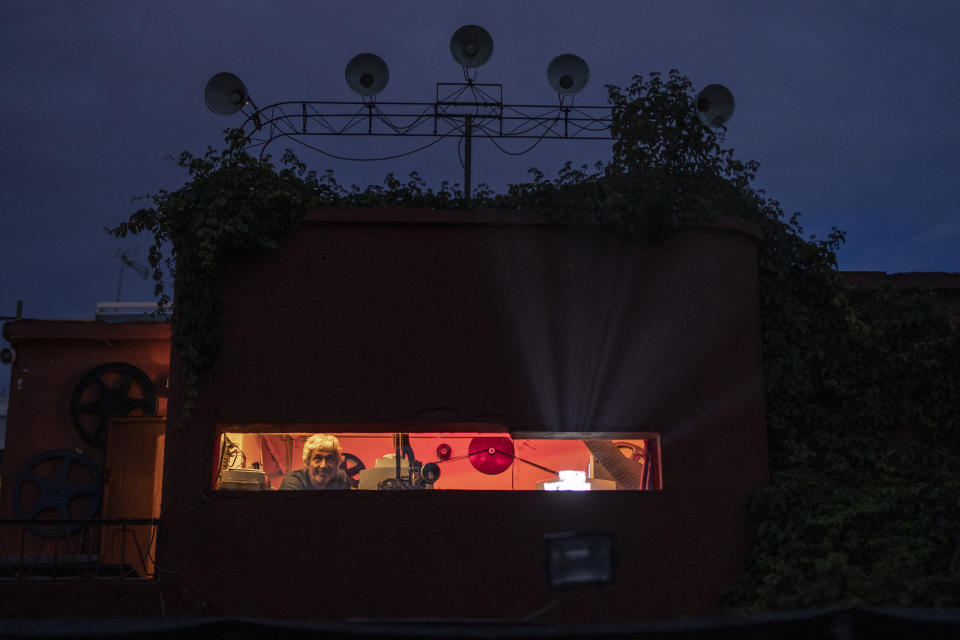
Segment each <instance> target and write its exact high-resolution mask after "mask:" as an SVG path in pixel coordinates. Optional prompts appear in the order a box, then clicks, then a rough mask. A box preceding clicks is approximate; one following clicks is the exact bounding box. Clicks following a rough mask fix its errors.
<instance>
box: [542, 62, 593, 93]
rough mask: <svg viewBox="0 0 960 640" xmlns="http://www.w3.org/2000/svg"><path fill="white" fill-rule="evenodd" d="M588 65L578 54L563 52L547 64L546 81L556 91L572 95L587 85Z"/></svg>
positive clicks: (588, 77)
mask: <svg viewBox="0 0 960 640" xmlns="http://www.w3.org/2000/svg"><path fill="white" fill-rule="evenodd" d="M588 80H590V67H588V66H587V63H586V62H584V60H583V58H581V57H580V56H575V55H573V54H572V53H563V54H560V55H559V56H557V57H556V58H554V59H553V60H551V61H550V64H549V65H547V81H548V82H549V83H550V86H551V87H553V88H554V90H556V92H557V93H565V94H567V95H573V94H575V93H577V92H578V91H580V90H581V89H583V88H584V87H585V86H587V81H588Z"/></svg>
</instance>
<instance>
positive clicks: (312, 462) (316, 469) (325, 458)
mask: <svg viewBox="0 0 960 640" xmlns="http://www.w3.org/2000/svg"><path fill="white" fill-rule="evenodd" d="M339 466H340V459H339V457H338V456H337V452H336V451H323V450H320V449H316V450H315V451H314V452H313V453H312V454H310V459H309V460H307V474H308V475H309V476H310V483H311V484H312V485H313V486H315V487H324V486H326V485H327V483H328V482H330V481H331V480H332V479H333V476H334V475H336V473H337V468H338V467H339Z"/></svg>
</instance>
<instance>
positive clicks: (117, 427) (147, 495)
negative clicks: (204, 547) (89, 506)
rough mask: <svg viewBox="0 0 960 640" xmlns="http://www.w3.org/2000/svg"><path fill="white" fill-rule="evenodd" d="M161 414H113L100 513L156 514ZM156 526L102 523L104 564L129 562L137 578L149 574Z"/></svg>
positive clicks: (106, 516)
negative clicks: (127, 415) (159, 415)
mask: <svg viewBox="0 0 960 640" xmlns="http://www.w3.org/2000/svg"><path fill="white" fill-rule="evenodd" d="M165 424H166V419H165V418H163V417H153V416H144V417H121V418H114V419H113V420H112V421H111V423H110V427H109V429H108V433H107V445H106V463H105V468H104V490H103V509H102V517H103V518H104V519H105V520H109V519H133V518H137V519H146V518H159V517H160V493H161V487H162V478H163V448H164V447H163V445H164V428H165ZM155 547H156V526H152V525H147V524H138V525H104V526H103V528H102V530H101V534H100V555H101V558H102V559H103V562H106V563H109V564H117V565H127V566H129V567H130V568H131V569H132V570H133V571H135V572H136V573H137V574H138V575H140V576H145V575H150V574H152V573H153V558H154V551H155Z"/></svg>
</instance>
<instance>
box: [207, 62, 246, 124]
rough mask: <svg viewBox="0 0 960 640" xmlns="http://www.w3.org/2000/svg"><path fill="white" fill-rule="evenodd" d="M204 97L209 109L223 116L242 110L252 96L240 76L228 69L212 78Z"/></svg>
mask: <svg viewBox="0 0 960 640" xmlns="http://www.w3.org/2000/svg"><path fill="white" fill-rule="evenodd" d="M203 97H204V99H205V100H206V101H207V109H210V111H213V112H214V113H216V114H218V115H221V116H229V115H233V114H234V113H236V112H237V111H240V109H242V108H243V105H244V104H246V103H247V100H248V99H249V98H250V96H249V95H248V94H247V88H246V87H245V86H243V82H242V81H241V80H240V78H238V77H237V76H235V75H233V74H232V73H229V72H227V71H224V72H223V73H218V74H217V75H215V76H213V77H212V78H210V81H209V82H207V88H206V89H204V91H203Z"/></svg>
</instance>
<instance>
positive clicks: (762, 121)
mask: <svg viewBox="0 0 960 640" xmlns="http://www.w3.org/2000/svg"><path fill="white" fill-rule="evenodd" d="M465 24H477V25H481V26H483V27H484V28H486V29H487V30H488V31H489V32H490V33H491V35H492V36H493V39H494V42H495V49H494V54H493V57H492V59H491V60H490V62H489V63H488V64H486V65H485V66H483V67H481V68H480V69H479V72H478V76H477V80H478V81H479V82H495V83H496V82H498V83H502V84H503V96H504V101H505V102H507V103H536V104H544V105H551V104H554V103H556V100H557V98H556V94H555V93H553V92H552V90H551V89H550V87H549V85H548V84H547V82H546V74H545V70H546V65H547V63H548V62H549V61H550V59H551V58H553V57H554V56H555V55H557V54H560V53H574V54H577V55H579V56H580V57H582V58H584V59H585V60H586V61H587V63H588V64H589V65H590V70H591V78H590V83H589V85H588V86H587V88H586V89H585V90H584V91H583V92H582V93H581V94H579V95H578V96H577V98H576V101H577V104H582V105H601V104H604V103H605V98H606V91H605V89H604V85H606V84H615V85H620V86H625V85H627V84H629V82H630V80H631V77H632V76H633V75H634V74H647V73H649V72H651V71H661V72H664V73H666V72H667V71H668V70H670V69H671V68H676V69H678V70H680V71H681V72H682V73H684V74H686V75H687V76H689V77H690V79H691V80H692V81H693V82H694V84H695V86H696V87H698V88H699V87H703V86H705V85H707V84H710V83H715V82H716V83H722V84H724V85H726V86H728V87H729V88H730V89H731V90H732V91H733V94H734V96H735V98H736V102H737V106H736V113H735V115H734V117H733V120H732V121H731V122H730V123H729V130H728V133H727V145H728V146H730V147H732V148H734V149H735V150H736V153H737V156H738V157H739V158H741V159H744V160H749V159H752V160H757V161H759V162H760V164H761V169H760V173H759V176H758V180H757V184H758V186H760V187H762V188H764V189H766V190H767V192H768V194H769V195H770V196H771V197H773V198H776V199H777V200H779V201H780V202H781V203H782V205H783V208H784V209H785V210H786V211H787V212H788V213H791V212H794V211H799V212H801V214H802V217H801V221H802V223H803V225H804V227H805V229H806V230H807V232H809V233H816V234H818V235H820V236H823V235H825V234H826V233H828V232H829V229H830V227H831V226H837V227H839V228H840V229H842V230H844V231H846V232H847V234H848V236H847V243H846V244H845V245H844V247H843V248H842V249H841V251H840V253H839V262H840V268H841V269H850V270H853V269H868V270H881V271H888V272H904V271H949V272H958V271H960V252H958V250H957V245H958V243H960V218H958V213H960V205H958V202H960V180H958V176H960V154H958V153H957V148H958V147H960V116H958V113H960V82H958V77H960V46H958V44H957V35H956V34H957V31H958V27H960V4H958V3H956V2H951V1H943V2H934V1H931V2H923V3H905V2H892V1H876V0H875V1H870V2H868V1H863V2H842V1H840V2H838V1H837V0H833V1H831V2H805V1H804V2H789V3H788V2H759V1H758V2H732V1H731V2H706V1H702V0H701V1H672V2H653V1H649V2H647V1H621V2H613V1H602V0H597V1H594V2H568V1H565V0H564V1H561V0H551V1H536V2H534V1H531V2H520V1H513V2H505V1H498V0H485V1H484V2H477V1H473V2H459V1H457V2H454V1H451V0H445V1H435V2H428V1H421V2H406V1H405V2H399V1H398V2H373V1H363V0H350V1H347V2H340V1H336V2H333V1H330V2H321V1H314V2H284V1H274V2H270V3H262V2H219V1H217V2H215V1H196V0H195V1H193V2H175V1H165V2H150V3H148V2H139V1H135V0H130V1H123V2H120V1H117V2H66V1H63V2H47V1H43V0H39V1H36V0H35V1H30V2H19V1H11V0H3V1H2V2H0V51H2V59H3V61H4V64H3V68H2V72H0V96H2V101H0V105H2V106H0V110H2V115H3V117H2V127H3V131H4V138H5V140H6V144H5V148H4V149H3V152H4V163H3V166H4V170H3V171H2V173H0V222H2V224H0V259H2V263H0V316H12V315H13V314H14V312H15V309H16V301H17V300H23V301H24V315H25V317H29V318H92V317H93V314H94V310H95V305H96V303H97V302H100V301H110V300H114V299H115V297H116V294H117V284H118V278H119V274H120V262H119V260H118V259H117V258H116V257H115V253H116V251H117V250H118V249H120V248H131V249H136V248H138V247H139V251H140V253H139V257H135V258H134V259H135V260H138V261H139V262H143V263H145V262H146V248H147V246H148V245H149V241H150V239H149V238H147V237H142V238H136V237H134V238H128V239H126V240H123V241H120V240H116V239H114V238H111V237H110V236H108V235H107V234H106V233H105V231H104V227H108V226H114V225H116V224H117V223H119V222H121V221H123V220H125V219H126V218H127V217H128V216H129V215H130V213H132V212H133V211H134V210H135V209H137V208H138V207H139V206H142V205H143V204H144V203H145V201H137V200H135V199H136V198H137V197H138V196H143V195H146V194H149V193H153V192H156V191H157V190H158V189H176V188H177V187H179V186H180V185H182V184H183V182H184V181H185V180H186V174H185V173H184V172H183V171H182V170H181V169H179V168H178V167H177V166H176V165H175V163H174V162H173V161H172V160H170V159H169V156H175V155H177V154H178V153H179V152H180V151H183V150H190V151H194V152H202V151H203V150H204V149H205V148H206V147H207V145H214V146H217V147H219V146H221V145H222V141H223V129H224V128H226V127H229V126H238V125H239V124H240V123H241V122H242V120H243V118H242V117H241V116H234V117H223V116H216V115H214V114H212V113H210V112H209V111H208V110H207V108H206V107H205V105H204V99H203V89H204V86H205V84H206V82H207V80H208V79H209V78H210V77H211V76H212V75H214V74H216V73H218V72H220V71H231V72H233V73H236V74H237V75H239V76H240V77H241V78H242V79H243V80H244V82H245V83H246V85H247V87H248V89H249V91H250V94H251V96H252V97H253V99H254V100H255V101H256V103H257V104H258V105H260V106H261V107H262V106H266V105H268V104H271V103H274V102H280V101H283V100H353V99H356V96H355V95H354V94H353V93H351V91H350V90H349V88H348V87H347V85H346V83H345V81H344V66H345V64H346V63H347V61H348V60H349V59H350V58H351V57H353V56H354V55H355V54H357V53H362V52H372V53H376V54H378V55H380V56H381V57H383V58H384V59H385V60H386V62H387V64H388V65H389V66H390V83H389V85H388V87H387V88H386V90H385V91H384V92H383V93H382V94H380V96H379V99H380V100H382V101H430V100H432V99H433V97H434V92H435V83H436V82H443V81H458V80H461V79H462V72H461V70H460V67H459V66H458V65H457V64H456V63H455V62H454V61H453V59H452V58H451V56H450V53H449V40H450V36H451V35H452V33H453V32H454V31H455V30H456V29H457V28H458V27H460V26H462V25H465ZM308 142H309V143H310V144H312V145H318V146H321V147H322V148H323V149H325V150H327V151H330V152H332V153H336V154H338V155H348V156H356V157H370V156H379V155H389V154H391V153H398V152H402V151H404V150H407V149H412V148H414V147H417V146H420V145H422V144H423V139H416V140H408V139H399V138H390V139H384V138H365V137H359V138H349V139H344V138H311V139H309V140H308ZM511 143H512V144H511ZM502 146H505V147H507V148H510V149H519V148H522V147H524V146H527V143H525V142H523V141H510V140H508V141H506V142H505V143H502ZM285 147H292V148H293V149H294V150H295V151H296V152H297V153H298V155H300V157H301V158H302V159H303V160H304V161H306V162H307V163H308V165H309V166H310V167H311V168H315V169H317V170H319V171H321V172H322V171H323V170H326V169H328V168H330V169H333V170H334V171H335V176H336V177H337V178H338V180H339V181H340V182H341V183H345V184H347V185H349V184H352V183H356V184H360V185H367V184H371V183H379V182H382V180H383V178H384V176H385V175H386V174H387V173H389V172H393V173H395V174H397V175H398V176H406V175H407V174H408V173H409V172H410V171H412V170H418V171H419V172H420V173H421V175H422V176H423V177H424V178H425V179H426V180H427V182H428V183H429V184H430V185H432V186H434V187H436V186H439V183H440V181H441V180H445V179H446V180H449V181H451V182H458V181H460V180H462V172H461V170H460V167H459V164H458V161H457V149H456V147H457V143H456V141H455V140H444V141H442V142H441V143H439V144H437V145H434V146H432V147H431V148H430V149H428V150H426V151H424V152H421V153H418V154H414V155H412V156H409V157H406V158H402V159H398V160H391V161H383V162H376V163H372V162H363V163H360V162H347V161H339V160H331V159H329V158H327V157H325V156H323V155H321V154H318V153H316V152H314V151H310V150H309V149H306V148H304V147H298V146H297V145H296V144H295V143H293V142H289V141H280V142H277V143H275V144H274V145H273V146H272V147H271V148H270V149H269V151H270V152H271V153H272V154H273V155H274V156H275V157H279V155H280V154H281V152H282V151H283V149H284V148H285ZM609 149H610V143H609V142H608V141H593V142H589V141H556V140H555V141H550V140H548V141H544V142H543V143H542V144H540V145H538V146H537V147H536V148H535V149H534V150H533V151H532V152H530V153H528V154H526V155H523V156H519V157H514V156H508V155H504V154H503V153H501V152H499V151H497V150H496V149H495V148H494V147H493V145H491V144H490V143H489V141H484V140H477V141H475V143H474V175H473V181H474V184H475V185H476V184H478V183H481V182H486V183H488V184H489V185H490V186H491V187H493V188H494V189H496V190H498V191H499V190H502V189H503V188H504V187H505V185H507V184H509V183H513V182H522V181H525V180H526V179H527V169H528V168H530V167H531V166H536V167H539V168H540V169H542V170H543V171H544V172H545V173H546V174H547V176H553V175H555V174H556V171H557V169H558V168H559V167H560V165H561V164H562V162H563V161H564V160H567V159H569V160H572V161H574V162H575V163H577V164H581V163H591V164H592V163H593V162H595V161H597V160H607V159H608V158H609ZM152 293H153V291H152V283H151V282H147V281H143V280H140V279H139V278H138V277H137V276H136V274H135V273H134V272H133V271H132V270H129V269H128V270H127V271H126V273H125V274H124V278H123V291H122V298H123V299H124V300H152V299H153V295H152ZM8 380H9V367H3V368H2V369H0V391H2V390H3V389H4V388H5V387H6V386H7V383H8Z"/></svg>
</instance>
